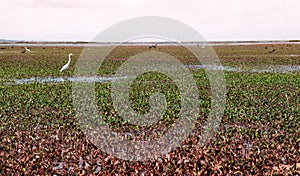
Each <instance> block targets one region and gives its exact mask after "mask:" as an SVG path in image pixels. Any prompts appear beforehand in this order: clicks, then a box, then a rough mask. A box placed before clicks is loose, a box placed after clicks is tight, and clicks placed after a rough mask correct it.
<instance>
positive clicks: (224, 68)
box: [187, 65, 242, 72]
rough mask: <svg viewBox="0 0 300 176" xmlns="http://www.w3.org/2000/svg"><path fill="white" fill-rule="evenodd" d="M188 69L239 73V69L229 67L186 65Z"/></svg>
mask: <svg viewBox="0 0 300 176" xmlns="http://www.w3.org/2000/svg"><path fill="white" fill-rule="evenodd" d="M187 67H188V68H194V69H208V70H222V71H231V72H240V71H242V70H241V69H240V68H234V67H229V66H216V65H188V66H187Z"/></svg>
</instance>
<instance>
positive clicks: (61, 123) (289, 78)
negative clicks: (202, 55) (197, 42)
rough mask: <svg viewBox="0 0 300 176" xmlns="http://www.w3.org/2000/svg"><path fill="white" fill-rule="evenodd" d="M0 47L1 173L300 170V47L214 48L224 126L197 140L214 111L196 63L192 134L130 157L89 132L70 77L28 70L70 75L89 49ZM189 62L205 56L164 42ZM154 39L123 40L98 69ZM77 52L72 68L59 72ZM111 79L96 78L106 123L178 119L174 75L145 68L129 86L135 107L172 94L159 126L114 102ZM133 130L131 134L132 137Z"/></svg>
mask: <svg viewBox="0 0 300 176" xmlns="http://www.w3.org/2000/svg"><path fill="white" fill-rule="evenodd" d="M3 48H5V49H1V50H0V63H1V64H0V92H1V94H0V95H1V98H0V104H1V106H0V118H1V123H0V137H1V142H0V174H1V175H8V174H11V173H16V174H26V175H28V174H37V175H45V174H57V175H66V174H72V175H73V174H74V175H76V174H92V175H93V174H94V175H109V174H114V175H116V174H118V175H128V174H131V175H143V174H144V175H151V174H154V175H208V174H209V175H211V174H217V175H224V174H230V175H239V174H240V175H241V174H243V175H244V174H245V175H250V174H251V175H254V174H261V175H270V174H289V175H296V174H300V152H299V151H300V67H298V66H300V46H299V45H297V44H292V45H290V44H280V45H279V44H276V45H275V44H274V45H272V44H261V45H244V46H242V45H240V46H215V47H214V49H215V51H216V53H217V55H218V56H219V58H220V61H221V63H222V65H223V66H225V67H226V68H234V69H228V70H226V69H225V70H224V75H225V79H226V89H227V97H226V98H227V100H226V101H227V102H226V107H225V112H224V115H223V117H222V121H221V124H220V126H219V128H218V131H217V132H216V133H215V134H214V135H213V137H212V138H211V139H210V140H209V141H208V142H207V143H206V144H205V145H204V146H202V147H200V146H198V145H197V143H198V139H199V136H200V135H201V124H203V123H204V122H205V120H206V119H207V117H208V114H209V112H210V105H211V103H210V101H211V93H210V85H209V81H208V79H207V76H206V74H205V72H204V70H203V69H197V68H190V71H191V72H192V74H193V76H194V79H195V81H196V84H197V86H198V90H199V97H200V112H199V115H198V117H197V119H198V120H197V123H196V124H195V129H194V131H193V132H194V133H193V135H191V136H189V138H187V139H186V140H185V141H183V143H182V145H181V146H178V147H177V148H176V149H174V150H173V151H172V152H170V153H168V154H167V155H166V156H161V157H160V158H158V159H157V160H151V161H124V160H121V159H118V158H115V157H113V156H111V155H109V154H106V153H105V152H103V151H101V150H100V149H98V148H97V147H96V146H95V145H93V144H92V143H91V142H90V141H89V140H88V139H87V137H86V136H85V135H84V133H83V131H82V129H81V128H80V125H79V124H78V121H77V120H76V118H75V111H74V105H73V99H72V82H71V81H68V80H66V81H60V82H47V83H41V82H31V83H30V84H16V82H15V81H16V80H17V79H21V78H32V77H35V78H38V77H42V78H46V77H63V78H67V77H69V76H72V75H73V74H74V69H75V63H76V61H77V59H78V58H79V56H80V54H81V52H82V51H83V48H81V47H47V46H45V47H42V46H39V47H31V51H32V52H26V53H22V51H23V50H24V49H23V47H20V46H14V47H12V46H6V47H3ZM152 50H157V51H161V52H166V53H168V54H171V55H173V56H175V57H176V58H178V59H179V60H180V61H182V63H184V64H186V65H193V64H197V65H200V63H198V62H197V61H196V60H195V58H194V56H193V55H192V54H191V53H189V52H188V51H187V50H186V49H185V48H183V47H175V46H172V47H171V46H158V47H157V48H156V49H152ZM145 51H149V48H148V47H146V46H134V47H133V46H132V47H129V46H127V47H125V46H122V47H118V48H116V49H115V50H113V52H111V54H110V55H109V56H108V57H107V58H106V60H105V61H104V63H103V65H102V67H101V68H100V70H99V72H98V74H99V75H102V76H112V75H113V74H114V73H115V71H116V69H117V68H118V67H119V66H121V65H122V63H124V62H125V61H126V59H127V58H128V57H130V56H131V55H134V54H138V53H140V52H145ZM69 53H73V58H72V61H71V64H70V68H69V70H68V71H66V72H63V73H60V72H59V70H60V68H61V66H63V65H64V64H65V63H66V62H67V60H68V54H69ZM110 88H111V82H103V83H96V96H97V105H98V108H99V110H100V111H99V112H100V114H101V116H102V117H103V118H104V120H105V122H106V124H107V125H108V126H109V127H110V128H111V129H112V130H113V131H116V132H118V133H119V134H120V135H125V134H126V135H127V134H130V136H129V138H130V139H131V140H143V139H152V138H159V137H160V136H161V135H163V134H164V133H165V132H166V130H168V128H170V127H171V126H172V125H173V124H174V123H175V122H176V119H178V113H179V111H180V107H181V106H180V95H179V91H178V87H177V86H176V84H175V83H174V82H173V81H172V80H171V79H170V78H168V77H167V76H165V75H162V74H159V73H147V74H143V75H142V76H140V77H138V78H137V79H136V80H135V81H134V82H133V84H132V85H131V88H132V89H131V92H130V100H131V103H132V107H133V109H134V110H135V111H136V112H139V113H141V114H143V113H147V112H149V110H150V106H149V97H150V96H151V94H153V93H154V92H160V93H163V94H164V95H165V97H166V100H167V101H166V102H167V109H166V113H165V114H164V115H163V116H162V117H161V118H160V120H159V121H157V122H155V123H154V124H152V125H149V126H145V127H141V126H137V125H134V124H130V123H127V121H126V120H124V119H122V118H121V117H120V116H119V115H118V113H117V112H116V110H115V109H114V107H113V104H112V100H111V97H110ZM127 137H128V136H127Z"/></svg>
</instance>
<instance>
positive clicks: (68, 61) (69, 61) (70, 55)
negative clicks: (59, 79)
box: [68, 54, 71, 64]
mask: <svg viewBox="0 0 300 176" xmlns="http://www.w3.org/2000/svg"><path fill="white" fill-rule="evenodd" d="M70 62H71V54H69V61H68V64H70Z"/></svg>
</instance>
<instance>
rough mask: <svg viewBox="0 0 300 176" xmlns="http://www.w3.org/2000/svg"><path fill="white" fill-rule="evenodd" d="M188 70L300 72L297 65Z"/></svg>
mask: <svg viewBox="0 0 300 176" xmlns="http://www.w3.org/2000/svg"><path fill="white" fill-rule="evenodd" d="M188 68H193V69H208V70H221V71H228V72H251V73H297V72H300V66H299V65H269V66H265V67H259V68H244V69H243V68H238V67H230V66H215V65H188Z"/></svg>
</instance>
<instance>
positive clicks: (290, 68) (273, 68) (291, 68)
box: [0, 65, 300, 85]
mask: <svg viewBox="0 0 300 176" xmlns="http://www.w3.org/2000/svg"><path fill="white" fill-rule="evenodd" d="M187 67H188V68H190V69H208V70H221V71H227V72H244V73H286V74H290V73H300V65H269V66H265V67H259V68H238V67H230V66H215V65H187ZM126 78H128V76H124V77H116V76H106V77H104V76H102V77H100V76H94V77H66V78H64V77H32V78H23V79H0V85H15V84H32V83H41V84H48V83H61V82H64V81H70V82H86V83H93V82H98V83H104V82H114V81H116V80H120V79H126Z"/></svg>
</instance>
